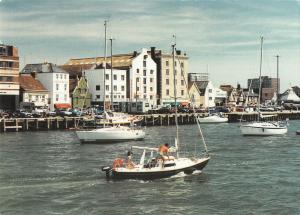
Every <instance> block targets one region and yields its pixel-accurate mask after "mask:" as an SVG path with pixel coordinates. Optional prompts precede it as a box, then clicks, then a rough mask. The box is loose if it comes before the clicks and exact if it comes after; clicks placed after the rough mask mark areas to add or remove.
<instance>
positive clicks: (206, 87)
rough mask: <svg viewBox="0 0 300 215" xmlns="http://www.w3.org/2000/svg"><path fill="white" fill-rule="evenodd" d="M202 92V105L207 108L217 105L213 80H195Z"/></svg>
mask: <svg viewBox="0 0 300 215" xmlns="http://www.w3.org/2000/svg"><path fill="white" fill-rule="evenodd" d="M195 83H196V85H197V87H198V89H199V90H200V92H201V94H200V95H201V105H202V106H203V107H205V108H210V107H215V106H216V104H215V97H216V92H215V88H214V86H213V84H212V82H211V81H197V82H195Z"/></svg>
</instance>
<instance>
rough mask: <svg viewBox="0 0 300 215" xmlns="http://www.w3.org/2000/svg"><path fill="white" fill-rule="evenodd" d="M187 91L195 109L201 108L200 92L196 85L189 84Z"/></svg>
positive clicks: (193, 83)
mask: <svg viewBox="0 0 300 215" xmlns="http://www.w3.org/2000/svg"><path fill="white" fill-rule="evenodd" d="M188 90H189V94H190V96H191V102H193V104H194V106H195V107H196V108H199V107H200V106H201V92H200V90H199V88H198V86H197V84H195V82H189V86H188Z"/></svg>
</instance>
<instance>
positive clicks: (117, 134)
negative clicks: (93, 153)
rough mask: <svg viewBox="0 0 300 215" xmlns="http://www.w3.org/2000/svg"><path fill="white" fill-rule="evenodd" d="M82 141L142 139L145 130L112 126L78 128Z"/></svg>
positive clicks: (98, 141) (78, 135) (99, 141)
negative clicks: (90, 128)
mask: <svg viewBox="0 0 300 215" xmlns="http://www.w3.org/2000/svg"><path fill="white" fill-rule="evenodd" d="M76 135H77V137H78V138H79V140H80V142H81V143H111V142H122V141H128V140H142V139H144V138H145V130H144V129H142V128H139V127H127V126H120V125H118V126H111V127H104V128H96V129H92V130H77V131H76Z"/></svg>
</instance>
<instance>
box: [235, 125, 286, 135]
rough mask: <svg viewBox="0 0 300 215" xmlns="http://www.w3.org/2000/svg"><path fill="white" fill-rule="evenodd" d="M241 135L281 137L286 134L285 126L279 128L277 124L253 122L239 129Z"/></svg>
mask: <svg viewBox="0 0 300 215" xmlns="http://www.w3.org/2000/svg"><path fill="white" fill-rule="evenodd" d="M240 129H241V132H242V134H243V135H250V136H272V135H283V134H286V133H287V127H286V126H280V125H278V124H277V123H270V122H255V123H251V124H247V125H242V126H241V127H240Z"/></svg>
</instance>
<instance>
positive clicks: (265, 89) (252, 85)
mask: <svg viewBox="0 0 300 215" xmlns="http://www.w3.org/2000/svg"><path fill="white" fill-rule="evenodd" d="M278 82H279V83H278V92H280V79H278ZM248 89H253V92H254V93H257V94H258V93H259V78H253V79H248ZM274 93H277V78H271V77H269V76H261V101H262V102H265V101H267V100H269V101H270V100H271V99H272V98H273V96H274Z"/></svg>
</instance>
